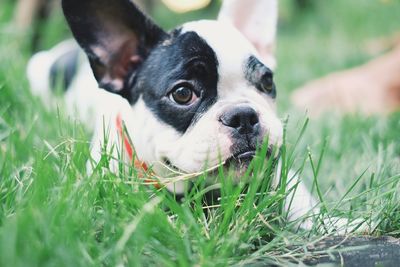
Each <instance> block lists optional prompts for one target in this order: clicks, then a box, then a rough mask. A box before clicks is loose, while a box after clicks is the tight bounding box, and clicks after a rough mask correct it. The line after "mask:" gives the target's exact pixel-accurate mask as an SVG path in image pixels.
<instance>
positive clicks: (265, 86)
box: [260, 75, 275, 93]
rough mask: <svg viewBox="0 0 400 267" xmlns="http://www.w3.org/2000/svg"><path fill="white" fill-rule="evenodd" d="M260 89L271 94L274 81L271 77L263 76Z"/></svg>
mask: <svg viewBox="0 0 400 267" xmlns="http://www.w3.org/2000/svg"><path fill="white" fill-rule="evenodd" d="M260 86H261V89H262V90H263V91H264V92H266V93H271V92H273V91H274V89H275V84H274V80H273V78H272V75H263V76H262V78H261V83H260Z"/></svg>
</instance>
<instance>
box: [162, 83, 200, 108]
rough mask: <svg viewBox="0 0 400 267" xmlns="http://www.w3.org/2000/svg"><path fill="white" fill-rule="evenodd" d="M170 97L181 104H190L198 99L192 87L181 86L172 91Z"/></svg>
mask: <svg viewBox="0 0 400 267" xmlns="http://www.w3.org/2000/svg"><path fill="white" fill-rule="evenodd" d="M169 98H170V99H171V100H172V101H174V102H175V103H177V104H179V105H189V104H191V103H193V102H194V101H195V100H196V99H197V96H196V94H195V93H194V92H193V90H192V89H191V88H189V87H187V86H179V87H177V88H176V89H174V90H173V91H172V92H171V93H170V95H169Z"/></svg>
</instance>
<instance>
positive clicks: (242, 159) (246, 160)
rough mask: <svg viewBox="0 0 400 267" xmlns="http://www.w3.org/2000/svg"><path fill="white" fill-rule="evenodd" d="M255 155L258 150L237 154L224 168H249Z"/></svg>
mask: <svg viewBox="0 0 400 267" xmlns="http://www.w3.org/2000/svg"><path fill="white" fill-rule="evenodd" d="M255 155H256V150H245V151H241V152H238V153H235V154H234V155H232V156H231V157H229V158H228V159H227V160H226V161H225V164H224V166H225V167H231V166H232V165H233V166H237V167H239V168H243V167H248V166H249V164H250V162H251V161H252V160H253V159H254V157H255Z"/></svg>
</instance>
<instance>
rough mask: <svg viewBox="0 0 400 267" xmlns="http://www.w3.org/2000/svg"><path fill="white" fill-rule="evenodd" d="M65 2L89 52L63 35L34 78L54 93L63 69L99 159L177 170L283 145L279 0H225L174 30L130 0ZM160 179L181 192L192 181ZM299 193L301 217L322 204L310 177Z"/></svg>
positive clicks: (73, 108) (69, 98)
mask: <svg viewBox="0 0 400 267" xmlns="http://www.w3.org/2000/svg"><path fill="white" fill-rule="evenodd" d="M62 7H63V11H64V14H65V17H66V20H67V22H68V25H69V27H70V28H71V31H72V33H73V36H74V38H75V40H76V41H77V43H78V44H79V46H80V47H81V48H82V49H83V51H84V52H85V54H86V55H87V59H88V60H86V59H85V58H82V57H81V56H80V54H79V52H78V48H77V45H76V44H75V43H74V42H64V43H62V44H60V45H58V46H57V47H55V48H53V49H52V50H50V51H46V52H40V53H38V54H36V55H35V56H34V57H33V58H32V59H31V61H30V62H29V64H28V70H27V72H28V78H29V80H30V83H31V88H32V89H33V91H34V93H35V94H39V95H41V96H42V97H43V98H45V99H46V98H49V97H50V95H51V87H52V86H53V85H54V83H55V82H54V78H52V77H53V76H54V75H52V74H53V73H57V72H62V73H63V74H64V75H63V77H62V84H63V86H64V87H66V88H67V90H66V93H65V101H66V103H67V109H68V110H69V112H70V113H71V114H73V115H74V116H77V117H79V119H80V120H81V121H83V122H84V123H85V124H86V125H87V126H88V127H89V128H91V127H93V129H94V137H93V141H92V148H91V155H92V158H93V160H94V162H98V161H99V160H100V157H101V154H102V151H104V147H106V150H108V151H109V152H110V153H111V154H113V155H114V157H113V158H118V155H117V154H116V153H117V152H118V151H125V152H126V153H125V154H126V155H127V156H126V160H127V162H130V161H132V160H133V158H135V159H136V160H135V166H136V167H137V168H138V169H145V170H146V169H147V168H149V166H151V170H152V171H153V172H154V173H155V174H157V176H158V177H169V176H170V175H171V172H172V171H174V170H179V172H181V173H189V174H190V173H200V172H202V171H204V170H205V169H207V168H208V167H210V166H217V165H219V164H220V163H221V162H222V163H224V162H229V163H230V164H231V165H232V164H233V165H237V166H238V168H245V167H246V166H247V165H248V164H249V162H250V161H251V160H252V159H253V157H254V155H255V152H256V150H257V147H258V146H259V145H260V144H262V142H263V141H264V140H266V139H268V141H269V144H270V148H269V150H270V151H273V150H276V148H277V147H279V146H280V145H281V143H282V135H283V127H282V123H281V120H280V119H279V118H278V116H277V113H276V107H275V106H276V104H275V98H276V95H277V90H276V87H275V84H274V80H273V72H272V70H273V69H274V67H275V64H276V63H275V62H276V61H275V58H274V54H273V47H274V42H275V34H276V26H277V0H225V1H224V2H223V5H222V8H221V11H220V13H219V15H218V19H217V20H200V21H194V22H188V23H185V24H183V25H182V26H180V27H178V28H176V29H173V30H171V31H169V32H167V31H164V30H163V29H162V28H161V27H159V26H158V25H156V24H155V23H154V22H153V21H152V20H151V19H150V18H149V17H147V16H146V15H144V14H143V13H142V12H141V11H140V9H139V8H138V7H137V6H136V5H135V4H134V3H133V2H131V1H129V0H113V1H111V0H86V1H78V0H63V1H62ZM99 87H100V88H102V89H103V90H101V89H99ZM49 101H50V102H51V100H48V101H47V102H49ZM127 136H129V138H127ZM105 139H107V142H106V144H105V143H104V140H105ZM115 147H117V148H118V149H112V148H115ZM274 147H275V148H274ZM111 161H112V162H111V165H112V168H113V169H114V171H116V172H117V171H118V166H119V164H118V162H117V161H116V160H111ZM92 168H93V164H92V163H91V164H88V170H89V172H90V170H91V169H92ZM290 181H291V182H290V183H291V185H294V184H296V183H297V180H296V179H291V180H290ZM159 183H160V184H161V185H163V186H165V187H167V188H168V190H170V191H173V192H174V193H176V194H182V193H183V191H184V188H185V184H184V182H182V181H179V182H174V183H171V182H169V181H168V179H164V180H163V179H161V180H160V181H159ZM294 198H295V199H294V200H293V207H292V209H291V214H292V218H293V219H296V218H298V217H300V216H302V215H304V214H305V213H306V212H308V211H309V210H310V209H312V207H313V206H315V200H314V199H313V198H312V196H311V195H310V194H309V193H308V191H307V190H306V188H305V187H304V186H303V185H302V184H299V186H298V187H297V190H296V194H295V195H294Z"/></svg>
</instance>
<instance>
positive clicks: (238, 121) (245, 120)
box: [220, 106, 259, 134]
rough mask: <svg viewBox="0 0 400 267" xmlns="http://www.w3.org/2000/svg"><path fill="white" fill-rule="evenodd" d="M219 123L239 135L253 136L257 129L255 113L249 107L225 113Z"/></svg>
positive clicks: (257, 122)
mask: <svg viewBox="0 0 400 267" xmlns="http://www.w3.org/2000/svg"><path fill="white" fill-rule="evenodd" d="M220 121H221V123H222V124H223V125H225V126H228V127H231V128H234V129H236V130H237V131H238V132H239V133H240V134H253V133H255V132H256V129H257V128H258V127H259V120H258V115H257V112H256V111H255V110H254V109H253V108H251V107H249V106H240V107H236V108H233V109H231V110H229V111H227V112H225V113H224V114H223V115H222V116H221V117H220Z"/></svg>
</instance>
